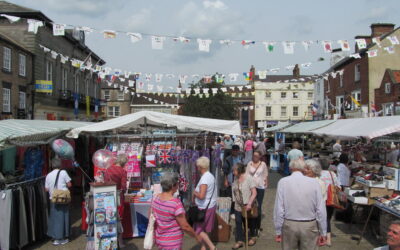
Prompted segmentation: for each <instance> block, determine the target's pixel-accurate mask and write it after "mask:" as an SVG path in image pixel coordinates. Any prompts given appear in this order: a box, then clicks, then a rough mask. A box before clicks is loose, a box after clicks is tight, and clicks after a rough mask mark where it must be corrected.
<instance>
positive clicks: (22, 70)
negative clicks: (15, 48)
mask: <svg viewBox="0 0 400 250" xmlns="http://www.w3.org/2000/svg"><path fill="white" fill-rule="evenodd" d="M19 75H20V76H26V56H25V55H23V54H19Z"/></svg>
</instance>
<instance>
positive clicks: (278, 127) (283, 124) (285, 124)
mask: <svg viewBox="0 0 400 250" xmlns="http://www.w3.org/2000/svg"><path fill="white" fill-rule="evenodd" d="M288 126H290V123H289V122H279V123H278V124H277V125H276V126H273V127H269V128H265V129H264V132H275V131H279V130H282V129H284V128H286V127H288Z"/></svg>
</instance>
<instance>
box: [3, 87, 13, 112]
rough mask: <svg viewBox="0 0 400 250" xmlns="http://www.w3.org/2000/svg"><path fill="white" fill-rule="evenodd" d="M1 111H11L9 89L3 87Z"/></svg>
mask: <svg viewBox="0 0 400 250" xmlns="http://www.w3.org/2000/svg"><path fill="white" fill-rule="evenodd" d="M3 112H5V113H10V112H11V89H7V88H3Z"/></svg>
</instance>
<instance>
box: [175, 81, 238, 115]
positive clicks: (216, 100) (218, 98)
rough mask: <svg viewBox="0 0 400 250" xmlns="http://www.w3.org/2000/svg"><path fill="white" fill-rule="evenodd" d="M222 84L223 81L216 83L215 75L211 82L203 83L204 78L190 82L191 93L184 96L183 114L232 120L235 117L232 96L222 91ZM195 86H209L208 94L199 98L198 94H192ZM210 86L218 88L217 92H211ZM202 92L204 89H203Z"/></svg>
mask: <svg viewBox="0 0 400 250" xmlns="http://www.w3.org/2000/svg"><path fill="white" fill-rule="evenodd" d="M223 86H224V82H222V83H217V82H216V79H215V76H213V77H212V81H211V83H204V80H203V79H202V80H200V81H199V82H198V83H196V84H192V85H191V86H190V88H191V95H189V96H187V97H186V98H185V102H184V103H185V104H184V105H183V112H182V113H183V115H187V116H196V117H204V118H214V119H223V120H234V119H235V118H236V115H235V108H236V105H235V103H234V100H233V98H232V97H231V96H230V95H227V94H225V93H224V92H222V90H221V87H223ZM195 88H202V89H204V88H209V91H208V94H209V96H208V97H206V96H205V95H204V96H203V97H202V98H200V96H199V95H194V93H195V92H194V89H195ZM212 88H218V92H217V94H213V92H212V91H211V89H212ZM203 92H204V90H203Z"/></svg>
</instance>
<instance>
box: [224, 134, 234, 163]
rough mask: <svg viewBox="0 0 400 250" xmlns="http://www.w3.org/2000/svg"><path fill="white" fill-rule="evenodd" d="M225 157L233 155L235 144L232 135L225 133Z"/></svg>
mask: <svg viewBox="0 0 400 250" xmlns="http://www.w3.org/2000/svg"><path fill="white" fill-rule="evenodd" d="M223 143H224V159H225V158H226V157H228V156H230V155H231V152H232V146H233V140H232V138H231V136H230V135H225V136H224V141H223Z"/></svg>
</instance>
